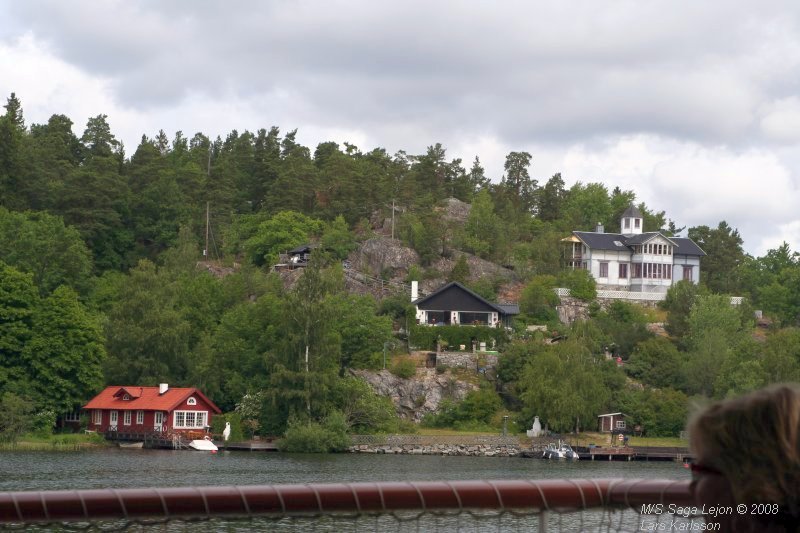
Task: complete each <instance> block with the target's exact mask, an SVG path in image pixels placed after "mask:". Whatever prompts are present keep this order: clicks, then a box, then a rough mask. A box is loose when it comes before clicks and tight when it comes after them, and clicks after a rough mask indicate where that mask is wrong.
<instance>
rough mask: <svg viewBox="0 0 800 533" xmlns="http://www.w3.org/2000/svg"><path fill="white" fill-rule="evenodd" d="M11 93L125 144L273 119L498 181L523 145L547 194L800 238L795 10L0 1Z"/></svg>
mask: <svg viewBox="0 0 800 533" xmlns="http://www.w3.org/2000/svg"><path fill="white" fill-rule="evenodd" d="M11 92H15V93H16V95H17V97H18V98H20V100H21V101H22V106H23V112H24V116H25V120H26V123H27V124H28V125H30V124H33V123H44V122H46V121H47V119H48V118H49V117H50V116H51V115H53V114H64V115H67V116H68V117H69V118H70V119H72V121H73V122H74V123H75V133H76V134H77V135H79V136H80V135H81V134H82V133H83V129H84V128H85V125H86V121H87V119H88V118H90V117H94V116H97V115H99V114H105V115H108V122H109V124H110V125H111V129H112V133H114V134H115V135H116V137H117V138H118V139H120V140H122V141H123V142H124V144H125V146H126V151H127V153H128V154H129V155H130V154H132V153H133V151H134V150H135V148H136V146H137V145H138V143H139V140H140V139H141V136H142V135H143V134H144V135H148V136H149V137H153V136H155V135H156V134H157V133H158V131H159V130H162V129H163V130H164V131H165V132H166V133H167V135H168V136H169V137H170V138H171V137H172V136H174V134H175V132H177V131H182V132H183V133H184V135H185V136H188V137H191V136H192V135H194V133H196V132H202V133H204V134H206V135H209V136H211V137H216V136H217V135H220V136H222V137H223V138H224V137H225V136H226V135H227V134H228V133H229V132H230V131H232V130H234V129H236V130H238V131H239V132H242V131H244V130H249V131H253V132H254V131H256V130H258V129H260V128H269V127H271V126H278V127H279V128H280V129H281V131H283V132H287V131H291V130H293V129H295V128H296V129H297V130H298V134H297V139H298V141H299V142H301V143H302V144H304V145H306V146H308V147H309V148H311V150H312V151H313V149H314V148H315V147H316V145H317V144H318V143H320V142H325V141H336V142H339V143H340V144H341V143H343V142H349V143H351V144H355V145H357V146H358V147H359V148H360V149H362V150H364V151H368V150H371V149H373V148H376V147H382V148H385V149H386V150H387V151H388V152H389V153H395V152H396V151H398V150H404V151H406V152H407V153H409V154H422V153H424V152H425V150H426V147H428V146H430V145H433V144H435V143H442V145H443V146H444V147H445V148H446V150H447V157H448V159H452V158H456V157H459V158H461V159H463V161H464V163H463V164H464V166H465V167H467V168H469V167H470V166H471V163H472V161H473V160H474V158H475V157H476V156H478V157H479V158H480V160H481V163H482V164H483V166H484V167H485V169H486V174H487V175H488V176H489V177H490V178H492V179H493V180H494V181H499V180H500V178H501V177H502V175H503V163H504V161H505V156H506V155H507V154H508V153H509V152H511V151H526V152H529V153H530V154H532V156H533V159H532V165H531V168H530V173H531V176H533V177H534V178H536V179H538V180H539V182H540V184H544V182H546V181H547V179H549V178H550V177H551V176H552V175H553V174H555V173H557V172H560V173H561V175H562V177H563V179H564V181H565V183H566V184H567V186H571V185H572V184H574V183H576V182H578V181H580V182H583V183H587V182H601V183H604V184H605V185H606V186H607V187H608V188H609V190H611V189H613V188H614V187H617V186H618V187H620V188H621V189H623V190H633V191H634V192H635V193H636V194H637V200H638V201H643V202H645V203H646V204H647V206H648V208H650V209H652V210H655V211H662V210H663V211H665V212H666V215H667V217H668V218H669V219H672V220H674V221H675V222H676V223H677V225H678V226H687V227H692V226H698V225H707V226H711V227H716V226H717V224H718V223H719V222H720V221H722V220H725V221H726V222H727V223H728V224H729V225H730V226H732V227H734V228H736V229H738V231H739V232H740V234H741V236H742V238H743V240H744V248H745V251H747V252H748V253H750V254H753V255H754V256H761V255H763V254H764V253H765V252H766V251H767V250H769V249H771V248H776V247H778V246H780V245H781V243H783V242H784V241H785V242H788V243H789V245H790V247H791V249H792V250H798V249H800V3H798V2H791V1H770V0H763V1H761V2H759V3H758V5H757V6H756V5H755V4H753V3H752V2H745V1H739V0H726V1H719V0H709V1H704V2H693V1H688V0H687V1H680V0H670V1H664V0H648V1H641V0H616V1H606V0H587V1H582V0H576V1H571V2H537V1H519V2H517V1H513V0H510V1H477V0H476V1H464V0H461V1H459V0H450V1H441V2H431V1H429V0H428V1H424V2H423V1H417V0H403V1H402V2H391V1H387V2H375V1H374V0H373V1H367V0H365V1H362V0H352V1H339V0H320V1H307V0H271V1H270V0H265V1H255V0H254V1H245V0H229V1H226V2H212V1H207V0H174V1H170V2H162V1H157V0H153V1H144V0H142V1H138V2H137V1H131V0H127V1H118V0H107V1H103V2H97V1H83V0H75V1H70V2H64V1H57V0H52V1H44V0H26V1H25V2H16V1H12V0H0V98H2V99H5V98H6V97H7V96H8V95H10V94H11ZM606 227H607V229H608V230H609V231H611V228H610V227H609V225H608V224H607V226H606ZM647 229H648V228H645V230H647Z"/></svg>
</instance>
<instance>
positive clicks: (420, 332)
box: [410, 324, 508, 350]
mask: <svg viewBox="0 0 800 533" xmlns="http://www.w3.org/2000/svg"><path fill="white" fill-rule="evenodd" d="M440 337H441V339H442V342H443V343H444V344H446V345H447V346H460V345H462V344H463V345H464V346H466V347H467V349H469V350H471V349H472V341H473V339H474V340H475V342H478V343H481V342H485V343H486V345H487V346H491V345H492V341H494V343H495V345H496V346H497V347H498V348H501V347H502V346H504V345H505V344H506V343H507V342H508V332H506V330H505V328H490V327H486V326H436V327H431V326H424V325H418V324H416V325H413V326H411V338H410V343H411V344H413V345H414V346H416V347H417V348H418V349H420V350H435V349H436V341H437V340H438V339H439V338H440Z"/></svg>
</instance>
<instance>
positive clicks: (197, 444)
mask: <svg viewBox="0 0 800 533" xmlns="http://www.w3.org/2000/svg"><path fill="white" fill-rule="evenodd" d="M189 448H192V449H194V450H200V451H201V452H215V451H217V450H218V448H217V445H216V444H214V443H213V442H211V439H210V438H208V437H206V438H204V439H195V440H193V441H191V442H190V443H189Z"/></svg>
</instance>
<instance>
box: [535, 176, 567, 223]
mask: <svg viewBox="0 0 800 533" xmlns="http://www.w3.org/2000/svg"><path fill="white" fill-rule="evenodd" d="M566 195H567V191H566V189H565V188H564V180H563V179H562V178H561V173H560V172H558V173H556V174H553V177H551V178H550V179H549V180H547V183H545V185H544V187H542V190H541V191H540V192H539V207H538V209H537V212H538V215H539V218H540V219H541V220H544V221H547V222H552V221H554V220H559V219H560V218H561V215H562V210H563V208H564V200H565V198H566Z"/></svg>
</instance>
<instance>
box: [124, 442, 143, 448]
mask: <svg viewBox="0 0 800 533" xmlns="http://www.w3.org/2000/svg"><path fill="white" fill-rule="evenodd" d="M118 445H119V447H120V448H143V447H144V442H142V441H136V442H120V443H118Z"/></svg>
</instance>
